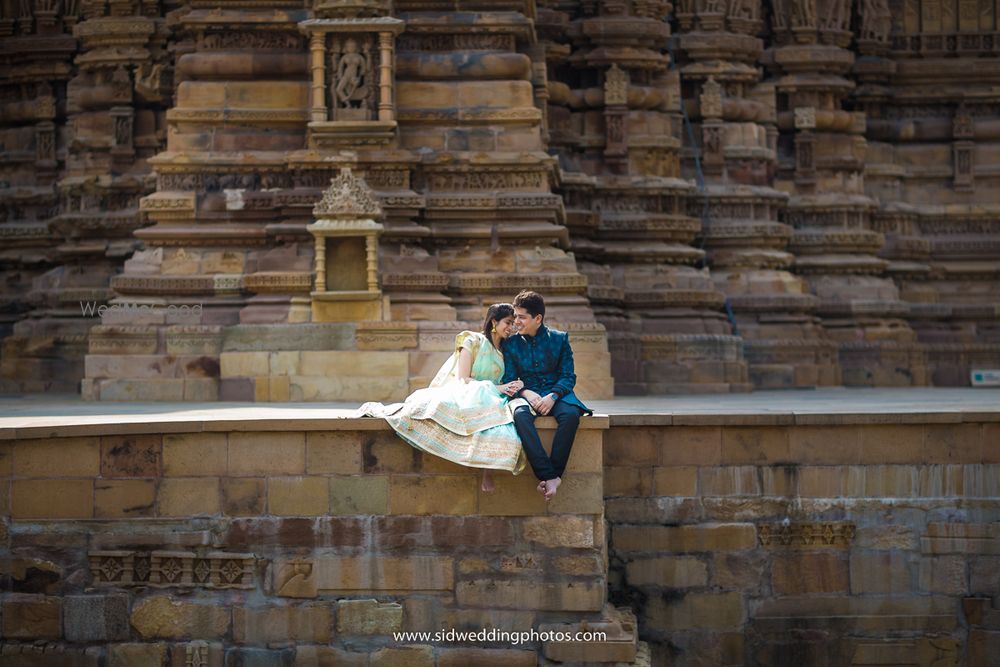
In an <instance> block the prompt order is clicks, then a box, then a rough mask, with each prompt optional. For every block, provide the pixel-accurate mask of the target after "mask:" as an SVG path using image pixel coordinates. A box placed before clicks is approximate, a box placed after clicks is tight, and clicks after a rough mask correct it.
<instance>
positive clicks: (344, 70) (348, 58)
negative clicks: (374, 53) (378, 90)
mask: <svg viewBox="0 0 1000 667" xmlns="http://www.w3.org/2000/svg"><path fill="white" fill-rule="evenodd" d="M334 60H335V62H334V68H333V71H334V72H335V73H336V78H337V83H336V85H335V86H334V89H333V91H334V106H335V107H336V108H338V109H363V108H365V106H366V104H365V103H366V101H367V99H368V96H369V94H370V93H371V92H372V88H373V87H372V85H371V84H372V62H371V49H370V48H369V46H368V44H367V43H365V44H364V45H361V44H359V43H358V40H357V39H356V38H354V37H348V38H347V39H346V40H344V47H343V52H342V53H335V55H334Z"/></svg>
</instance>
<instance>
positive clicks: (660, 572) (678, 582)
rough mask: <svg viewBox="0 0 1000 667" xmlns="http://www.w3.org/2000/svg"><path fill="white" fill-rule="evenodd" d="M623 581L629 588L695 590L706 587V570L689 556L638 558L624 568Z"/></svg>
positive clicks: (698, 561)
mask: <svg viewBox="0 0 1000 667" xmlns="http://www.w3.org/2000/svg"><path fill="white" fill-rule="evenodd" d="M625 580H626V581H627V582H628V584H629V585H630V586H658V587H660V588H697V587H700V586H707V585H708V568H707V566H706V565H705V563H704V562H702V561H701V560H699V559H697V558H693V557H690V556H679V557H670V556H666V557H660V558H639V559H636V560H633V561H631V562H630V563H628V564H627V565H626V566H625Z"/></svg>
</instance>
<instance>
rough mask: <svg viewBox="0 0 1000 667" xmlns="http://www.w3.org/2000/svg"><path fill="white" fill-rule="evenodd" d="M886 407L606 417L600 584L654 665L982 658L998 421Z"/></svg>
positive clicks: (996, 520)
mask: <svg viewBox="0 0 1000 667" xmlns="http://www.w3.org/2000/svg"><path fill="white" fill-rule="evenodd" d="M897 417H898V418H896V419H893V418H891V417H890V418H886V417H885V416H880V417H879V418H876V419H868V420H866V419H861V418H857V417H852V416H849V415H839V416H825V417H823V416H819V417H812V416H809V417H806V416H799V417H795V416H793V415H779V416H774V417H771V418H767V417H766V416H764V417H763V418H762V417H761V416H756V417H755V418H754V419H747V418H739V417H736V418H733V417H729V418H723V417H702V418H697V417H688V418H674V421H673V425H669V426H668V425H665V424H662V422H668V423H669V418H667V419H661V420H660V421H659V422H656V421H655V420H652V419H649V418H647V419H645V424H643V422H642V421H640V420H638V419H634V418H633V419H629V418H627V417H612V420H613V421H612V428H611V430H610V431H608V434H607V443H606V446H605V458H604V463H605V483H604V490H605V496H606V513H607V518H608V523H609V526H610V533H609V535H610V539H609V543H608V549H609V554H610V573H609V578H610V598H611V600H612V601H613V602H614V603H616V604H629V605H631V606H632V608H633V609H634V610H635V612H636V614H637V616H638V619H639V630H640V636H641V637H642V638H643V639H645V640H647V641H649V642H650V644H651V647H652V651H653V655H654V656H658V659H660V660H662V661H663V662H661V663H659V664H670V665H705V666H708V665H713V666H720V665H759V666H761V667H765V666H766V667H779V666H783V665H788V666H792V665H809V666H810V667H825V666H829V667H834V666H838V667H839V666H843V665H921V666H924V665H938V666H944V665H968V666H969V667H972V666H982V667H985V666H986V665H989V664H994V662H995V660H996V655H997V652H998V651H1000V610H998V604H997V601H998V600H1000V597H998V596H1000V503H998V502H997V496H998V495H1000V425H998V424H997V423H995V422H989V421H979V419H977V418H976V417H975V416H970V417H969V420H968V421H958V418H957V416H954V415H949V416H947V422H946V423H943V420H942V417H943V416H942V415H933V416H930V417H922V416H920V415H906V416H902V415H898V416H897ZM630 423H631V424H635V425H628V424H630Z"/></svg>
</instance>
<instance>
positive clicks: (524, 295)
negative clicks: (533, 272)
mask: <svg viewBox="0 0 1000 667" xmlns="http://www.w3.org/2000/svg"><path fill="white" fill-rule="evenodd" d="M514 305H515V306H517V307H518V308H524V309H525V310H526V311H528V314H529V315H531V316H532V317H535V316H537V315H541V316H542V319H543V320H544V319H545V299H543V298H542V295H541V294H539V293H538V292H532V291H531V290H524V291H522V292H521V293H520V294H518V295H517V296H515V297H514Z"/></svg>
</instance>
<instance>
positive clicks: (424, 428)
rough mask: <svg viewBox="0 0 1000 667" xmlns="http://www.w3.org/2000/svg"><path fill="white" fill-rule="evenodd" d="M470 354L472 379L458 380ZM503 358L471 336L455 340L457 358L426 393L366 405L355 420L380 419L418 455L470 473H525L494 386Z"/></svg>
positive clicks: (517, 443) (447, 363) (509, 421)
mask: <svg viewBox="0 0 1000 667" xmlns="http://www.w3.org/2000/svg"><path fill="white" fill-rule="evenodd" d="M462 348H465V349H467V350H469V352H471V353H472V379H471V380H470V381H469V383H468V384H466V383H464V382H462V381H461V380H460V379H459V378H458V356H459V351H460V350H461V349H462ZM503 370H504V364H503V355H502V354H501V353H500V352H499V351H498V350H497V349H496V348H494V347H493V344H492V343H491V342H490V341H489V339H488V338H487V337H486V336H484V335H483V334H481V333H477V332H475V331H463V332H462V333H460V334H458V336H456V337H455V352H454V353H453V354H452V355H451V357H449V358H448V360H447V361H445V363H444V365H443V366H441V368H440V370H438V372H437V375H435V376H434V379H433V380H432V381H431V384H430V386H428V387H427V388H426V389H418V390H417V391H415V392H413V393H412V394H410V395H409V396H408V397H407V398H406V401H405V402H404V403H392V404H390V405H383V404H382V403H365V404H364V405H362V406H361V407H360V408H359V409H358V411H357V413H356V414H358V415H369V416H372V417H382V418H384V419H385V420H386V421H387V422H389V425H390V426H392V428H393V429H394V430H395V431H396V433H397V434H399V437H401V438H402V439H403V440H406V441H407V442H408V443H410V444H411V445H413V446H414V447H416V448H417V449H419V450H421V451H424V452H427V453H428V454H434V455H435V456H440V457H441V458H444V459H448V460H449V461H453V462H454V463H458V464H459V465H463V466H469V467H472V468H491V469H494V470H507V471H510V472H511V473H513V474H515V475H517V474H518V473H520V472H521V471H522V470H524V465H525V457H524V451H523V450H522V448H521V440H520V438H518V436H517V431H516V430H515V429H514V417H513V414H512V412H511V411H510V409H509V408H508V407H507V402H508V400H509V399H508V398H507V396H506V395H505V394H503V393H502V392H501V391H500V390H499V389H497V385H496V383H497V382H499V381H500V378H501V377H502V376H503Z"/></svg>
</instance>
